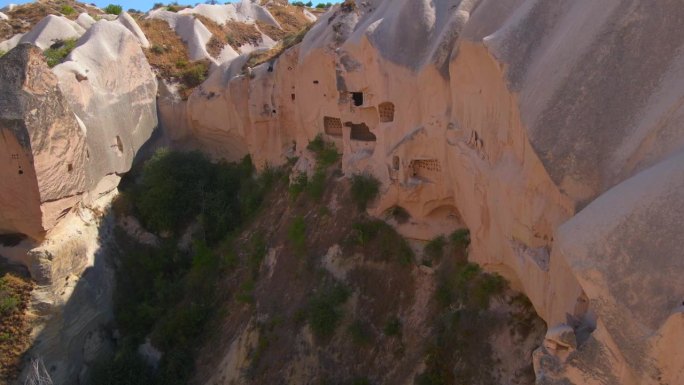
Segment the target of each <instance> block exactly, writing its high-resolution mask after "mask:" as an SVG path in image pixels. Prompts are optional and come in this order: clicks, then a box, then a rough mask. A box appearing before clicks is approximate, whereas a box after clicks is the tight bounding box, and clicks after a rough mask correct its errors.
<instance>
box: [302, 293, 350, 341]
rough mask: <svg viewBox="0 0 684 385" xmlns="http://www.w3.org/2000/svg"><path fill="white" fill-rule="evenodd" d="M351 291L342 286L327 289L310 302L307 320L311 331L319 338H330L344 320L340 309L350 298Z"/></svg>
mask: <svg viewBox="0 0 684 385" xmlns="http://www.w3.org/2000/svg"><path fill="white" fill-rule="evenodd" d="M349 294H350V293H349V290H347V288H346V287H344V286H342V285H334V286H332V287H328V288H325V289H324V290H322V291H321V292H320V293H318V294H317V295H315V296H313V298H312V299H311V301H309V306H308V312H307V320H308V322H309V327H311V331H312V332H313V333H314V335H315V336H316V337H318V338H328V337H330V336H332V335H333V333H335V329H337V327H338V326H339V324H340V321H341V320H342V316H343V314H342V310H341V309H340V307H341V306H342V305H343V304H344V303H345V302H346V301H347V299H348V298H349Z"/></svg>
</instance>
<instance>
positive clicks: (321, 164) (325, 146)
mask: <svg viewBox="0 0 684 385" xmlns="http://www.w3.org/2000/svg"><path fill="white" fill-rule="evenodd" d="M306 148H307V149H309V150H310V151H311V152H313V153H314V154H315V155H316V161H317V167H318V168H319V169H322V168H326V167H328V166H330V165H332V164H334V163H335V162H337V161H338V160H339V159H340V156H341V155H340V153H339V152H337V147H335V144H334V143H330V142H326V141H325V140H324V139H323V136H322V135H321V134H318V135H317V136H316V138H314V140H312V141H311V142H309V144H308V145H307V146H306Z"/></svg>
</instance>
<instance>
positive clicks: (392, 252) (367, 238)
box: [347, 219, 414, 266]
mask: <svg viewBox="0 0 684 385" xmlns="http://www.w3.org/2000/svg"><path fill="white" fill-rule="evenodd" d="M347 241H348V242H350V243H351V244H352V245H357V246H364V247H367V246H369V245H370V244H371V242H376V244H377V247H378V248H379V254H380V255H379V257H380V259H382V260H385V261H392V260H394V261H397V262H399V263H400V264H402V265H405V266H407V265H410V264H411V263H413V260H414V253H413V250H412V249H411V247H410V246H409V244H408V242H406V239H404V238H403V237H402V236H401V235H399V234H398V233H397V231H396V230H394V228H393V227H392V226H390V225H388V224H387V223H385V222H383V221H381V220H377V219H375V220H366V221H361V222H356V223H354V224H352V232H351V233H350V235H349V238H348V239H347Z"/></svg>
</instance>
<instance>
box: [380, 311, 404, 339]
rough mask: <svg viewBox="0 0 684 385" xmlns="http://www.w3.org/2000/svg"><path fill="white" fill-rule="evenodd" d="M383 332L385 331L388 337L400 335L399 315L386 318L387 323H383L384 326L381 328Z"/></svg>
mask: <svg viewBox="0 0 684 385" xmlns="http://www.w3.org/2000/svg"><path fill="white" fill-rule="evenodd" d="M383 333H385V335H386V336H388V337H396V336H400V335H401V320H400V319H399V317H396V316H394V317H392V318H390V319H389V320H387V323H385V327H384V329H383Z"/></svg>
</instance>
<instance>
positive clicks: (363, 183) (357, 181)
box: [351, 174, 380, 211]
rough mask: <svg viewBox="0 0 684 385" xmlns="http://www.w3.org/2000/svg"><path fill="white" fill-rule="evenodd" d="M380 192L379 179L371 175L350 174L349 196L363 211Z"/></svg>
mask: <svg viewBox="0 0 684 385" xmlns="http://www.w3.org/2000/svg"><path fill="white" fill-rule="evenodd" d="M379 192H380V181H378V180H377V179H376V178H375V177H374V176H372V175H364V174H357V175H354V176H352V187H351V197H352V200H353V201H354V203H356V206H357V207H358V208H359V210H360V211H365V210H366V206H368V203H370V202H372V201H373V200H374V199H375V198H376V197H377V196H378V193H379Z"/></svg>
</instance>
